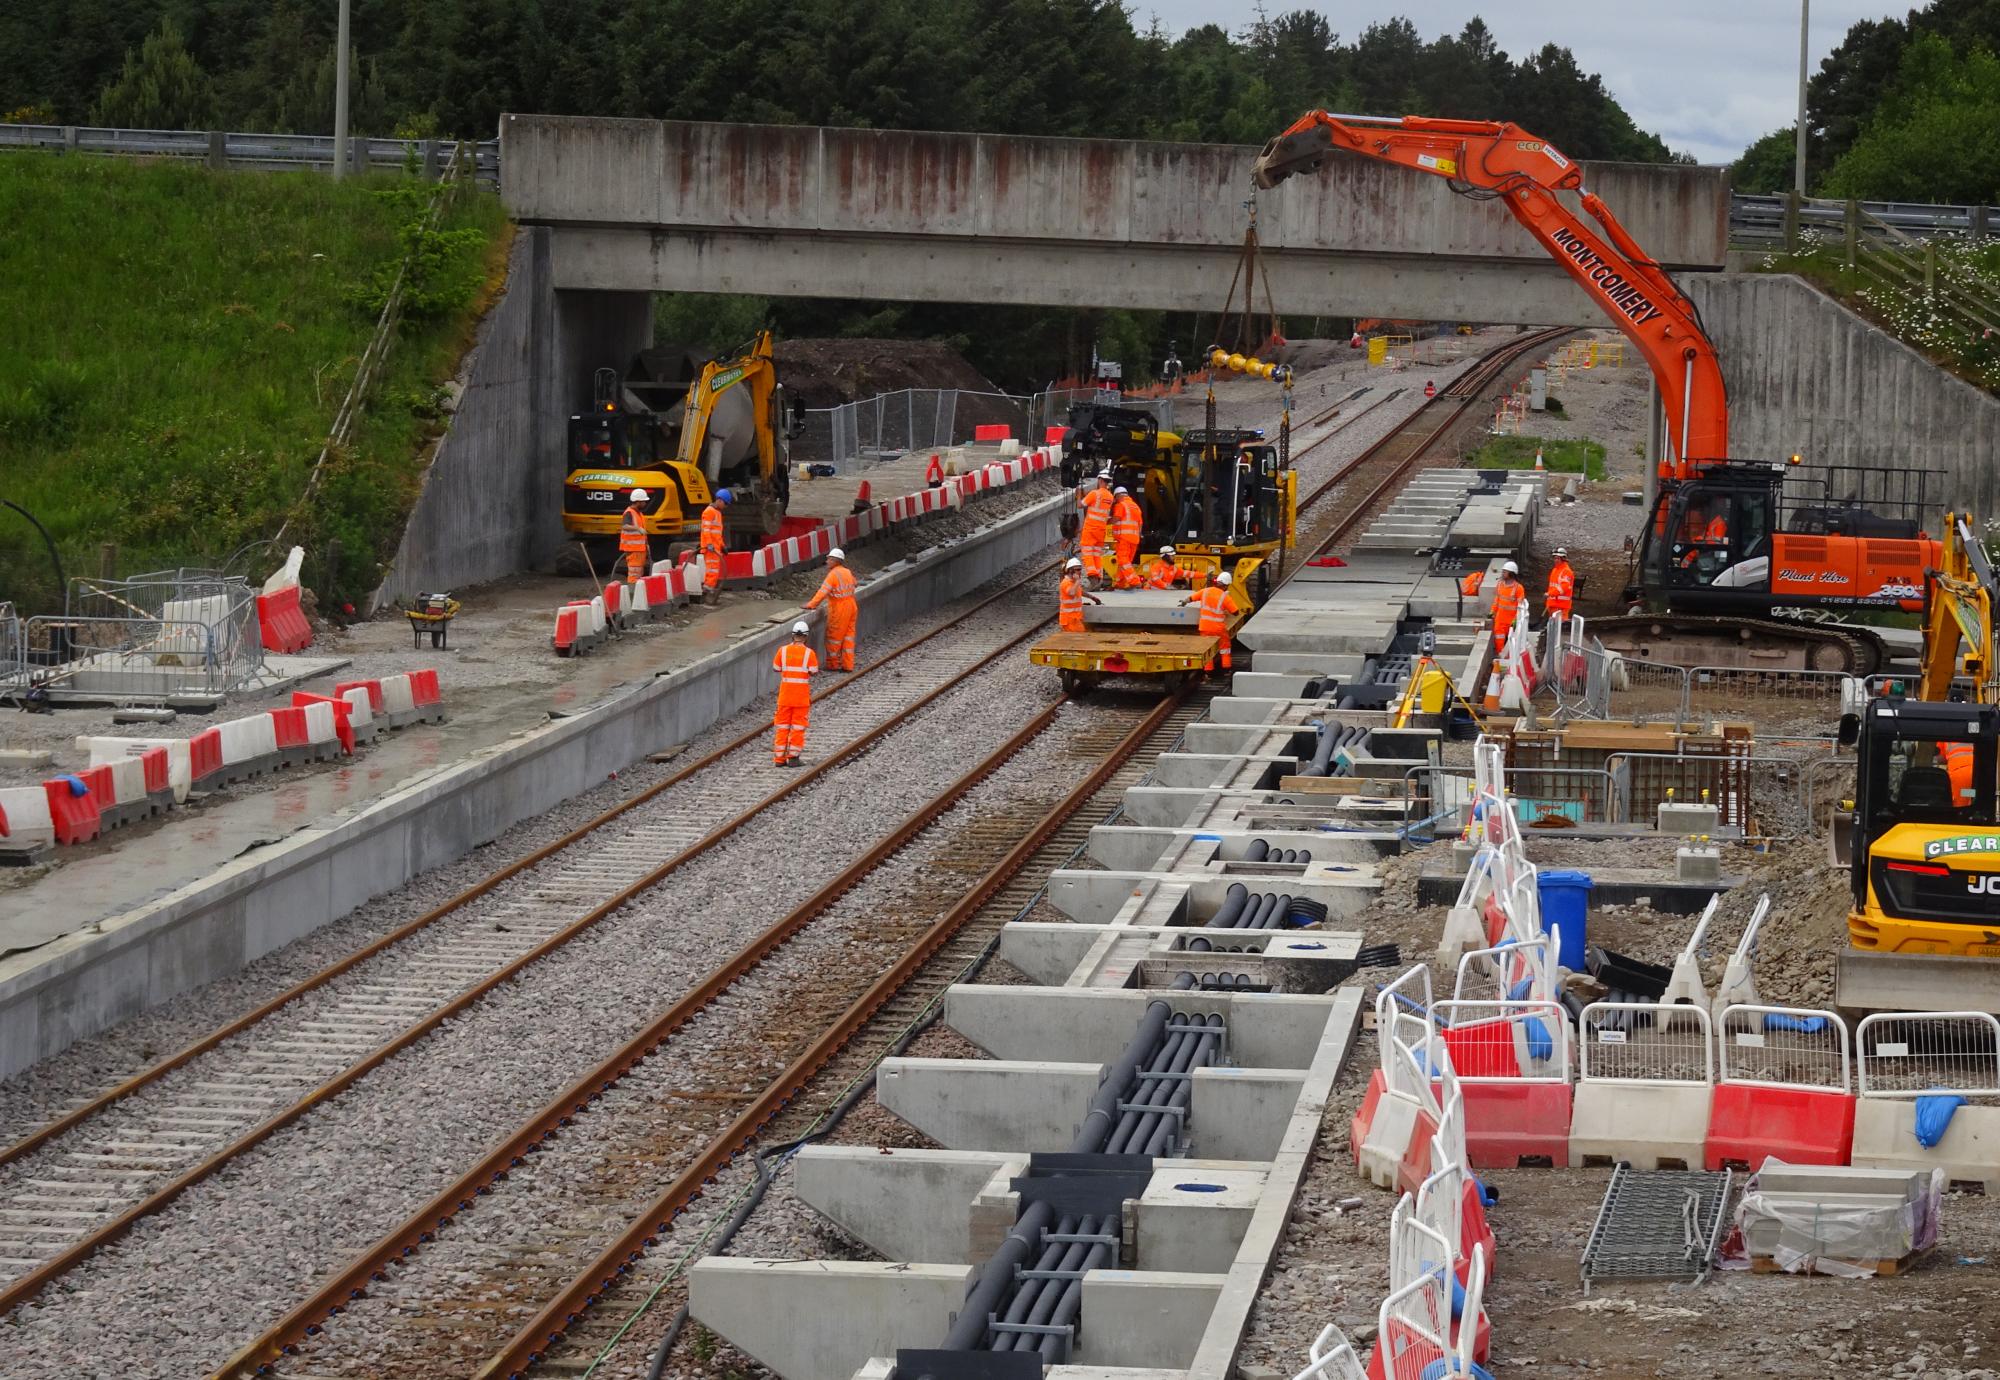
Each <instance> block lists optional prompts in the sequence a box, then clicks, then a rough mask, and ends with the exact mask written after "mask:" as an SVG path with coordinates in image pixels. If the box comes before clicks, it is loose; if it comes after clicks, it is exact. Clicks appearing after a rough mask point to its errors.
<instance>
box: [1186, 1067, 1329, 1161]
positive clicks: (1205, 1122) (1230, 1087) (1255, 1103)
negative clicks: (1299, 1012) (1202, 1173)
mask: <svg viewBox="0 0 2000 1380" xmlns="http://www.w3.org/2000/svg"><path fill="white" fill-rule="evenodd" d="M1305 1078H1306V1071H1305V1066H1304V1065H1300V1066H1299V1067H1298V1068H1295V1069H1272V1068H1254V1069H1246V1068H1205V1069H1196V1070H1195V1071H1194V1078H1193V1079H1192V1080H1191V1082H1192V1085H1193V1086H1192V1087H1191V1088H1190V1089H1189V1092H1188V1136H1189V1138H1190V1140H1191V1142H1192V1148H1193V1149H1194V1150H1195V1152H1196V1153H1198V1154H1200V1155H1201V1156H1203V1157H1204V1158H1206V1159H1212V1160H1268V1159H1270V1158H1271V1157H1272V1156H1273V1155H1275V1154H1277V1153H1278V1144H1279V1142H1281V1141H1282V1140H1283V1139H1284V1138H1285V1128H1286V1126H1287V1125H1288V1124H1289V1123H1290V1121H1291V1118H1292V1111H1293V1109H1294V1108H1295V1107H1296V1106H1297V1105H1298V1100H1299V1092H1300V1090H1301V1089H1302V1088H1304V1086H1305Z"/></svg>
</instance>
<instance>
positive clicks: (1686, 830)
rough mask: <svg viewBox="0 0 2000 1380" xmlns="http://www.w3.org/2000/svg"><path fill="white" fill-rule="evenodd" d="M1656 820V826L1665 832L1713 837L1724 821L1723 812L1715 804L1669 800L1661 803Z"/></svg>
mask: <svg viewBox="0 0 2000 1380" xmlns="http://www.w3.org/2000/svg"><path fill="white" fill-rule="evenodd" d="M1655 820H1656V823H1655V827H1656V828H1658V829H1659V831H1660V832H1661V833H1663V834H1682V835H1686V834H1704V835H1707V836H1709V837H1713V836H1714V834H1715V832H1716V829H1717V828H1718V827H1719V826H1720V825H1721V823H1722V812H1721V811H1720V810H1719V809H1717V808H1716V807H1715V806H1713V805H1683V804H1680V803H1678V802H1676V801H1671V800H1669V801H1665V802H1663V803H1662V804H1661V805H1660V807H1659V810H1658V813H1657V815H1656V816H1655Z"/></svg>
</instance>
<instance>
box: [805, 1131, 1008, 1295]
mask: <svg viewBox="0 0 2000 1380" xmlns="http://www.w3.org/2000/svg"><path fill="white" fill-rule="evenodd" d="M1027 1167H1028V1159H1027V1156H1026V1155H1009V1154H1004V1153H1000V1152H997V1151H993V1150H907V1149H895V1148H888V1147H877V1146H873V1145H808V1146H805V1147H804V1148H802V1149H801V1150H800V1151H799V1153H798V1154H797V1155H796V1156H795V1157H794V1158H793V1161H792V1175H793V1186H794V1188H795V1189H796V1191H797V1193H798V1195H799V1198H800V1200H801V1201H803V1202H804V1203H805V1204H806V1205H807V1206H809V1207H811V1208H812V1209H813V1210H814V1211H815V1212H818V1213H820V1214H821V1215H822V1216H824V1217H826V1218H828V1219H829V1220H831V1221H832V1222H833V1223H835V1224H836V1225H837V1226H839V1227H840V1228H841V1230H843V1231H845V1232H847V1233H848V1234H849V1235H850V1236H853V1237H854V1238H855V1239H857V1240H859V1241H861V1242H864V1243H865V1244H866V1245H867V1246H868V1247H869V1248H870V1249H872V1250H874V1251H875V1252H876V1253H877V1254H879V1255H881V1256H883V1257H884V1258H885V1259H888V1260H930V1261H941V1262H949V1263H951V1264H955V1265H976V1264H978V1263H980V1262H981V1261H983V1260H984V1259H985V1258H986V1256H987V1254H988V1253H989V1252H990V1245H989V1244H988V1243H985V1242H979V1243H976V1244H975V1242H974V1241H973V1239H972V1236H973V1233H972V1231H971V1226H970V1221H969V1219H968V1217H967V1216H966V1207H967V1205H968V1204H970V1203H971V1202H972V1201H973V1200H974V1199H975V1198H977V1197H978V1196H979V1192H980V1190H981V1189H983V1188H984V1187H985V1186H986V1185H987V1183H988V1182H989V1181H991V1180H992V1179H993V1177H994V1176H995V1175H1007V1176H1009V1177H1012V1176H1016V1175H1019V1174H1022V1173H1024V1172H1026V1170H1027Z"/></svg>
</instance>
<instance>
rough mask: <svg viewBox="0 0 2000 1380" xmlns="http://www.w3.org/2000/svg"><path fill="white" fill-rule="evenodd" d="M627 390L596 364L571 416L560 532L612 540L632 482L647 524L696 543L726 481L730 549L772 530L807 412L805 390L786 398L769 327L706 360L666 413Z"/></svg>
mask: <svg viewBox="0 0 2000 1380" xmlns="http://www.w3.org/2000/svg"><path fill="white" fill-rule="evenodd" d="M625 391H626V390H625V389H624V388H622V387H621V385H620V381H619V379H618V376H617V373H616V371H615V370H611V369H600V370H598V371H597V378H596V382H595V385H594V388H593V398H592V402H591V407H590V411H588V412H585V413H579V414H577V415H575V416H572V417H571V418H570V419H569V447H568V458H567V460H566V461H565V465H566V469H565V477H564V480H563V529H564V531H566V532H568V533H569V534H570V536H572V537H575V538H580V539H582V540H584V541H586V542H590V543H615V542H616V540H617V537H618V525H619V522H620V520H621V519H622V517H623V516H624V512H625V509H626V508H627V507H628V506H630V504H631V502H632V491H633V490H634V489H643V490H645V492H646V495H647V496H646V498H645V499H644V500H642V501H641V502H640V504H639V507H640V510H641V511H643V512H644V513H645V515H646V530H647V532H648V533H649V534H650V535H652V536H655V537H664V538H666V539H667V540H668V541H669V542H670V543H671V542H680V541H688V542H692V541H694V540H696V539H698V538H699V537H700V535H701V510H702V509H703V508H705V507H706V506H708V502H709V499H710V498H711V497H712V496H713V494H714V491H715V490H717V489H723V488H726V489H728V490H729V491H730V498H731V500H732V501H731V503H730V504H729V507H728V508H727V510H726V513H727V518H726V529H725V530H726V533H727V538H728V541H729V545H730V546H731V547H732V548H736V549H740V548H742V547H745V546H751V545H755V544H757V543H759V542H762V541H765V540H768V539H770V538H771V537H774V536H776V535H777V534H778V531H779V529H780V527H781V526H782V524H783V522H784V517H785V507H786V505H787V503H788V502H789V500H790V497H791V485H790V475H789V470H788V465H789V461H790V457H791V440H792V438H793V437H794V436H796V435H797V434H798V432H799V429H800V427H801V426H802V425H803V423H804V420H805V415H804V407H803V401H804V400H803V399H794V400H793V403H792V406H791V407H790V408H787V406H786V402H785V390H784V387H783V385H782V384H780V383H779V381H778V366H777V361H776V360H775V359H774V358H773V356H772V350H771V333H770V332H769V331H762V332H759V333H758V335H757V337H756V339H754V340H753V341H751V342H750V344H749V345H747V346H746V347H744V348H743V349H742V350H741V351H739V352H737V353H736V354H735V355H734V356H732V357H728V358H722V359H712V360H709V361H708V362H707V363H706V364H705V365H703V366H702V368H701V372H700V374H699V376H697V377H696V378H694V379H692V380H691V381H690V382H689V384H688V387H687V394H686V396H685V398H683V399H682V400H681V401H680V402H679V403H677V404H675V405H674V406H673V407H671V408H669V409H668V410H667V411H666V412H664V413H657V414H656V413H650V412H646V411H644V410H643V409H639V410H628V409H627V407H626V406H625V403H624V401H623V397H622V395H623V393H624V392H625Z"/></svg>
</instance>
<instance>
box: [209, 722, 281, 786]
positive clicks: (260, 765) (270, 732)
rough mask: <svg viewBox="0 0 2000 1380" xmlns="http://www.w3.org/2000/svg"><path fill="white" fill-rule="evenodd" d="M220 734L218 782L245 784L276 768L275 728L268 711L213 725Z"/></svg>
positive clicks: (276, 733)
mask: <svg viewBox="0 0 2000 1380" xmlns="http://www.w3.org/2000/svg"><path fill="white" fill-rule="evenodd" d="M216 728H217V729H219V730H220V731H221V733H222V779H223V780H224V781H225V782H232V781H247V780H249V779H250V778H251V777H253V776H261V775H263V774H264V773H265V772H267V771H269V770H271V769H272V768H273V767H275V766H277V765H278V729H277V725H276V724H275V723H273V722H272V721H271V715H270V713H269V711H266V712H264V713H262V714H250V715H246V716H245V717H243V718H241V719H230V720H227V721H226V722H223V723H219V724H217V725H216Z"/></svg>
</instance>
